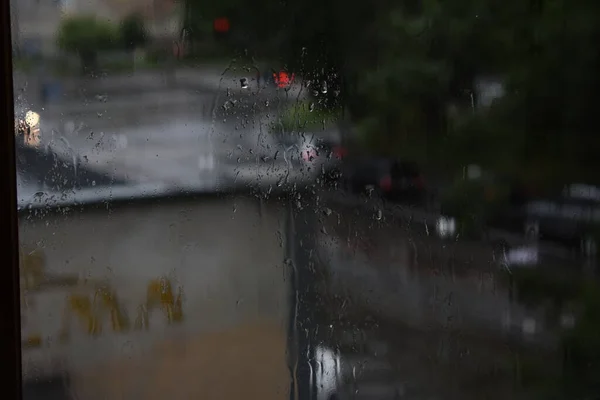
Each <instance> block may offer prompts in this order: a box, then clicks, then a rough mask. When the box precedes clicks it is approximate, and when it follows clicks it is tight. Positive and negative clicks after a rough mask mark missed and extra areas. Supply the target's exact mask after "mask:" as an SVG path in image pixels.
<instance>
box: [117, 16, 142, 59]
mask: <svg viewBox="0 0 600 400" xmlns="http://www.w3.org/2000/svg"><path fill="white" fill-rule="evenodd" d="M119 36H120V39H121V43H122V45H123V47H124V48H125V49H127V50H130V51H131V50H134V49H136V48H138V47H143V46H145V45H146V44H147V43H148V33H147V31H146V26H145V23H144V18H143V17H142V16H141V15H139V14H131V15H129V16H127V17H125V18H124V19H123V21H121V24H120V26H119Z"/></svg>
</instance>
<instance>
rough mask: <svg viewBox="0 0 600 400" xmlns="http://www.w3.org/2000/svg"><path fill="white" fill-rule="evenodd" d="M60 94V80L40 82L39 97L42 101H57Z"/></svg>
mask: <svg viewBox="0 0 600 400" xmlns="http://www.w3.org/2000/svg"><path fill="white" fill-rule="evenodd" d="M61 95H62V86H61V84H60V82H44V83H42V93H41V98H42V101H43V102H44V103H47V102H49V101H58V100H60V97H61Z"/></svg>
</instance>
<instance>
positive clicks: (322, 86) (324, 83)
mask: <svg viewBox="0 0 600 400" xmlns="http://www.w3.org/2000/svg"><path fill="white" fill-rule="evenodd" d="M321 93H323V94H325V93H327V82H325V81H323V82H321Z"/></svg>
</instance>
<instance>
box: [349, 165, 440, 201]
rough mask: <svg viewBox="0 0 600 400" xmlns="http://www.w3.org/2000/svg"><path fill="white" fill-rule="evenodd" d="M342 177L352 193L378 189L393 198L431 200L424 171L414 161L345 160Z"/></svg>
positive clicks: (388, 197) (383, 194) (387, 196)
mask: <svg viewBox="0 0 600 400" xmlns="http://www.w3.org/2000/svg"><path fill="white" fill-rule="evenodd" d="M340 169H341V175H342V176H341V180H342V182H343V185H344V186H345V187H346V189H348V190H350V191H352V192H355V193H356V192H365V191H367V192H373V191H375V192H378V193H379V194H381V195H382V196H384V197H385V198H387V199H389V200H393V201H402V202H410V203H418V204H422V203H423V202H426V201H427V200H428V193H429V191H428V190H427V187H426V184H425V180H424V178H423V174H422V173H421V170H420V168H419V167H418V165H417V164H416V163H414V162H409V161H403V160H397V159H392V158H364V159H359V160H345V161H344V163H343V164H342V166H341V168H340Z"/></svg>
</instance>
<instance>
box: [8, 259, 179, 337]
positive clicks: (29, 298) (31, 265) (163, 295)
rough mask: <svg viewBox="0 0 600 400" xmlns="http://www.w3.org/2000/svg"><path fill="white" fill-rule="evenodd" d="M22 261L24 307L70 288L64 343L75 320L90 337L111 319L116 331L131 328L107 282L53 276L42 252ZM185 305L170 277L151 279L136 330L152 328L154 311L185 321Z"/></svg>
mask: <svg viewBox="0 0 600 400" xmlns="http://www.w3.org/2000/svg"><path fill="white" fill-rule="evenodd" d="M20 260H21V263H20V269H21V286H22V290H21V304H23V305H24V306H25V308H29V307H30V306H32V305H33V295H35V294H37V293H40V292H43V291H46V290H48V289H53V288H69V293H68V295H67V297H66V300H65V306H64V310H63V317H62V323H61V325H62V327H61V329H60V331H59V333H58V337H59V340H60V341H62V342H66V341H68V340H69V338H70V332H71V327H72V322H74V321H76V322H75V323H76V324H78V325H79V326H80V327H81V328H82V329H83V331H84V332H86V333H87V334H88V335H90V336H97V335H99V334H101V333H102V332H103V331H106V330H105V329H104V324H105V322H106V320H107V319H108V320H109V321H110V322H109V323H110V329H111V330H112V332H115V333H121V332H127V331H129V330H130V329H131V324H130V320H129V318H128V315H127V313H126V312H125V311H124V307H123V305H122V304H121V302H120V301H119V297H118V296H117V292H116V291H115V290H114V289H113V288H111V287H110V285H108V284H107V283H106V282H101V281H98V280H82V279H80V278H79V277H78V276H77V275H75V274H68V275H63V274H61V275H58V274H56V275H50V274H48V273H47V271H46V268H45V264H46V258H45V255H44V253H43V252H42V251H40V250H33V251H29V252H24V251H22V252H21V257H20ZM182 302H183V301H182V290H181V288H179V289H178V291H177V294H176V295H175V293H174V290H173V285H172V283H171V281H170V280H169V279H168V278H166V277H163V278H160V279H153V280H151V281H150V282H149V283H148V286H147V288H146V298H145V299H144V301H143V302H142V303H141V304H139V306H138V307H137V316H136V319H135V322H134V324H133V328H134V329H149V328H150V325H149V317H150V314H151V313H152V312H153V311H154V310H160V311H162V312H163V313H164V315H165V317H166V320H167V323H168V324H172V323H177V322H181V321H182V320H183V306H182ZM37 336H39V335H37ZM37 336H36V335H34V336H32V337H37ZM40 337H41V336H40ZM40 340H41V339H40ZM32 343H35V341H34V342H32ZM23 347H24V348H29V347H31V344H27V343H25V342H24V344H23Z"/></svg>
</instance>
